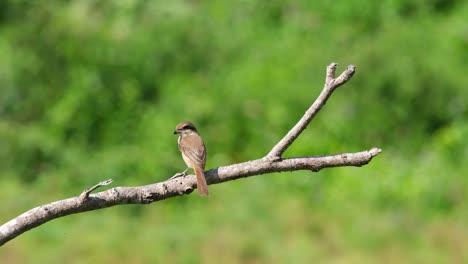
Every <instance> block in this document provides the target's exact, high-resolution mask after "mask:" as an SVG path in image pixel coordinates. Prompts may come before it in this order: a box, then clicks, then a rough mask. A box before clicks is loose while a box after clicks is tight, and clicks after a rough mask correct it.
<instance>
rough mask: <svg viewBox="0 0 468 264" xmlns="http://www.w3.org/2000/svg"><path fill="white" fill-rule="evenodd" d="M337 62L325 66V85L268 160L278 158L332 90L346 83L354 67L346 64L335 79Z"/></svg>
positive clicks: (322, 104)
mask: <svg viewBox="0 0 468 264" xmlns="http://www.w3.org/2000/svg"><path fill="white" fill-rule="evenodd" d="M337 66H338V64H336V63H332V64H330V65H328V67H327V74H326V79H325V85H324V87H323V90H322V92H321V93H320V95H319V97H317V99H316V100H315V102H314V103H313V104H312V106H311V107H310V108H309V109H307V111H306V112H305V114H304V116H302V118H301V119H300V120H299V122H297V124H296V125H295V126H294V127H293V128H292V129H291V130H289V132H288V134H286V136H284V138H283V139H281V140H280V141H279V142H278V144H276V146H274V147H273V149H272V150H271V151H270V153H268V155H267V158H268V159H270V160H279V159H281V156H282V155H283V153H284V152H285V151H286V149H287V148H288V147H289V146H290V145H291V144H292V143H293V142H294V140H296V138H297V137H298V136H299V135H300V134H301V133H302V131H304V129H306V127H307V125H309V123H310V121H312V119H313V118H314V116H315V115H316V114H317V113H318V112H319V111H320V109H321V108H322V107H323V106H324V105H325V103H326V102H327V100H328V98H330V96H331V94H332V93H333V91H335V89H336V88H338V87H339V86H341V85H342V84H344V83H346V82H347V81H348V80H349V79H351V77H352V76H353V75H354V72H355V69H356V67H355V66H354V65H350V66H348V68H347V69H346V71H344V72H343V73H342V74H341V75H340V76H339V77H338V78H336V79H335V71H336V67H337Z"/></svg>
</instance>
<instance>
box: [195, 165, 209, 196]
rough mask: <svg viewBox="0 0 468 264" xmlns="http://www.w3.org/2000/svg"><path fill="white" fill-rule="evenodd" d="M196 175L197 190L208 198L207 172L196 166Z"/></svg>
mask: <svg viewBox="0 0 468 264" xmlns="http://www.w3.org/2000/svg"><path fill="white" fill-rule="evenodd" d="M194 170H195V175H197V190H198V194H199V195H201V196H208V185H206V179H205V172H204V171H203V169H202V168H200V167H198V166H195V168H194Z"/></svg>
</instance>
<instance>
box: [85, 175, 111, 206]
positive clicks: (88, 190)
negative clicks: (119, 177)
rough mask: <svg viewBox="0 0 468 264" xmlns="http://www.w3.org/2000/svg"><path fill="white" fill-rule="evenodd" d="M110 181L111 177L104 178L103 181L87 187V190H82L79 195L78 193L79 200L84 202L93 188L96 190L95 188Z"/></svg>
mask: <svg viewBox="0 0 468 264" xmlns="http://www.w3.org/2000/svg"><path fill="white" fill-rule="evenodd" d="M111 183H112V179H108V180H105V181H102V182H100V183H98V184H96V185H94V186H93V187H91V188H89V189H87V190H84V191H83V192H82V193H81V195H80V200H81V202H84V201H85V200H86V199H88V197H89V194H90V193H91V192H93V191H94V190H96V189H97V188H100V187H102V186H106V185H109V184H111Z"/></svg>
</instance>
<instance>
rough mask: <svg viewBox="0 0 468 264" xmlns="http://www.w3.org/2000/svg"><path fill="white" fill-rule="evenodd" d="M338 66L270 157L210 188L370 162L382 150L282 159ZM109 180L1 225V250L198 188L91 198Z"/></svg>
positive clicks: (190, 184)
mask: <svg viewBox="0 0 468 264" xmlns="http://www.w3.org/2000/svg"><path fill="white" fill-rule="evenodd" d="M336 66H337V64H336V63H332V64H330V65H329V66H328V67H327V74H326V81H325V86H324V89H323V91H322V93H321V94H320V95H319V97H318V98H317V99H316V100H315V102H314V103H313V104H312V106H311V107H310V108H309V109H308V110H307V111H306V113H305V115H304V116H303V117H302V118H301V119H300V120H299V122H298V123H297V124H296V125H295V126H294V127H293V128H292V129H291V130H290V131H289V132H288V134H287V135H286V136H285V137H284V138H283V139H281V141H280V142H278V144H276V146H275V147H274V148H273V149H272V150H271V151H270V153H269V154H268V155H266V156H265V157H263V158H261V159H257V160H252V161H247V162H243V163H239V164H234V165H229V166H224V167H219V168H215V169H212V170H209V171H206V172H205V175H206V180H207V183H208V184H217V183H222V182H226V181H232V180H236V179H239V178H244V177H250V176H255V175H262V174H267V173H271V172H285V171H296V170H310V171H319V170H321V169H323V168H331V167H339V166H362V165H365V164H367V163H369V162H370V161H371V160H372V158H373V157H375V156H377V155H378V154H379V153H380V152H381V150H380V149H379V148H372V149H370V150H367V151H362V152H356V153H343V154H336V155H328V156H316V157H296V158H285V159H283V158H282V157H281V156H282V154H283V153H284V151H285V150H286V149H287V148H288V147H289V146H290V145H291V144H292V143H293V142H294V140H295V139H296V138H297V137H298V136H299V135H300V133H301V132H302V131H303V130H304V129H305V128H306V127H307V125H308V124H309V122H310V121H311V120H312V118H313V117H314V116H315V115H316V114H317V112H318V111H319V110H320V108H321V107H322V106H323V105H325V103H326V101H327V99H328V98H329V97H330V95H331V94H332V92H333V91H334V90H335V89H336V88H337V87H338V86H340V85H342V84H344V83H346V82H347V81H348V80H349V79H350V78H351V77H352V76H353V74H354V71H355V67H354V66H353V65H351V66H349V67H348V68H347V70H346V71H345V72H343V73H342V74H341V75H340V76H338V78H335V77H334V76H335V70H336ZM111 182H112V180H107V181H103V182H100V183H98V184H96V185H95V186H93V187H91V188H89V189H87V190H85V191H83V192H82V193H81V195H79V196H76V197H72V198H68V199H65V200H61V201H56V202H52V203H49V204H46V205H41V206H38V207H36V208H33V209H31V210H29V211H27V212H25V213H23V214H21V215H19V216H18V217H16V218H14V219H12V220H10V221H9V222H7V223H5V224H3V225H2V226H0V246H1V245H3V244H5V243H6V242H8V241H10V240H12V239H13V238H15V237H17V236H19V235H20V234H22V233H24V232H26V231H28V230H30V229H32V228H34V227H37V226H39V225H42V224H44V223H46V222H48V221H51V220H53V219H56V218H59V217H62V216H66V215H70V214H76V213H81V212H86V211H91V210H97V209H102V208H107V207H111V206H115V205H120V204H149V203H152V202H156V201H160V200H164V199H167V198H170V197H174V196H179V195H184V194H188V193H191V192H192V191H193V190H194V189H195V187H196V178H195V175H188V176H186V177H179V178H174V179H169V180H167V181H164V182H159V183H154V184H150V185H145V186H139V187H115V188H112V189H109V190H106V191H102V192H98V193H95V194H91V192H93V191H94V190H96V189H97V188H99V187H102V186H106V185H108V184H110V183H111Z"/></svg>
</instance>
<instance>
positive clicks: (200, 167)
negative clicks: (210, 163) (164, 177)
mask: <svg viewBox="0 0 468 264" xmlns="http://www.w3.org/2000/svg"><path fill="white" fill-rule="evenodd" d="M174 134H178V135H179V139H178V140H177V143H178V146H179V150H180V152H181V154H182V158H183V159H184V161H185V163H186V164H187V166H188V167H189V168H193V170H194V171H195V175H196V176H197V189H198V193H199V194H200V195H206V196H208V186H207V184H206V179H205V164H206V148H205V144H204V143H203V140H202V138H201V137H200V135H199V134H198V131H197V129H196V128H195V126H194V125H193V124H192V123H191V122H187V121H184V122H181V123H179V124H178V125H177V126H176V129H175V131H174ZM187 169H188V168H187ZM186 172H187V170H185V171H184V173H183V174H184V175H185V173H186Z"/></svg>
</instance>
